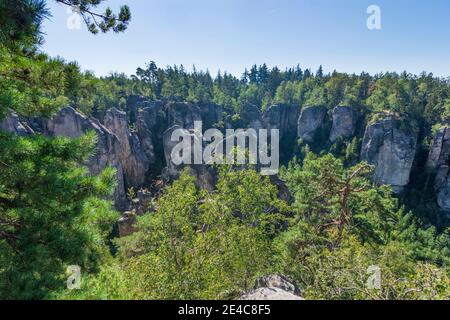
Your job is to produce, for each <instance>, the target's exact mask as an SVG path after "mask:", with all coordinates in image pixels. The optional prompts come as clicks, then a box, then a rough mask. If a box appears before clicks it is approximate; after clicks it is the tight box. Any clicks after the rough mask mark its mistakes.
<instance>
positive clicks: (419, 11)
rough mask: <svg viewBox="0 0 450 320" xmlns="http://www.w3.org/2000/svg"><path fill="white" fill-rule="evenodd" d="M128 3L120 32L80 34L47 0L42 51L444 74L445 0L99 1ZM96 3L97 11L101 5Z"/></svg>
mask: <svg viewBox="0 0 450 320" xmlns="http://www.w3.org/2000/svg"><path fill="white" fill-rule="evenodd" d="M106 3H107V4H108V5H109V6H110V7H111V8H112V9H113V10H115V11H118V9H119V7H120V5H121V4H127V5H129V7H130V9H131V13H132V20H131V22H130V25H129V28H128V29H127V31H126V32H125V33H123V34H113V33H109V34H98V35H92V34H90V33H89V32H88V31H87V30H86V28H85V27H84V26H83V25H82V26H81V28H80V29H77V28H73V26H76V23H75V24H73V23H72V24H70V23H69V25H70V26H72V27H71V28H69V27H68V21H69V22H70V21H76V20H69V19H71V18H73V14H72V13H71V11H70V10H68V9H67V7H65V6H63V5H61V4H57V3H56V2H55V1H52V0H48V6H49V8H50V10H51V12H52V17H51V18H50V19H49V20H47V21H46V22H45V24H44V32H45V39H46V42H45V44H44V46H43V51H45V52H47V53H48V54H50V55H51V56H61V57H63V58H64V59H66V60H67V61H73V60H76V61H78V62H79V64H80V65H81V67H82V68H83V70H92V71H94V72H95V73H96V74H97V75H99V76H102V75H107V74H108V73H110V72H116V71H117V72H124V73H126V74H128V75H131V74H134V73H135V70H136V68H137V67H144V66H145V64H146V63H147V62H149V61H152V60H153V61H155V62H156V63H157V65H158V66H159V67H165V66H167V65H175V64H177V65H180V64H183V65H184V66H185V67H186V68H187V69H191V67H192V66H193V65H195V66H196V68H197V69H202V70H206V69H208V70H209V71H210V72H211V73H212V74H215V73H217V72H218V71H219V70H221V71H227V72H230V73H232V74H234V75H236V76H239V75H241V74H242V73H243V71H244V69H245V68H249V67H251V66H252V65H253V64H258V65H259V64H262V63H267V64H268V66H269V67H273V66H278V67H279V68H281V69H285V68H286V67H291V66H295V65H297V64H300V66H301V67H302V68H311V69H312V70H313V71H315V70H317V68H318V67H319V65H323V68H324V70H325V71H326V72H331V71H333V70H337V71H339V72H349V73H360V72H362V71H365V72H369V73H372V74H374V73H379V72H386V71H397V72H402V71H404V70H406V71H408V72H411V73H416V74H418V73H420V72H422V71H427V72H432V73H434V74H435V75H436V76H440V77H448V76H450V61H449V58H450V41H449V40H450V39H449V38H450V1H449V0H432V1H425V0H371V1H367V0H107V1H106ZM370 5H377V6H378V7H379V8H380V13H381V29H380V30H369V28H368V27H367V20H368V18H369V14H368V13H367V8H368V7H369V6H370ZM102 9H104V7H100V8H98V11H102Z"/></svg>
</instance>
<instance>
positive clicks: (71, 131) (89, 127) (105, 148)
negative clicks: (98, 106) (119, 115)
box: [45, 107, 127, 208]
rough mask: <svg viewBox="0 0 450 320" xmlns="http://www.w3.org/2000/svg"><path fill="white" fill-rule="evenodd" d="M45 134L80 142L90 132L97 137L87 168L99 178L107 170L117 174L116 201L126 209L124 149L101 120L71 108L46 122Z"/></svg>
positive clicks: (119, 206)
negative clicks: (113, 169)
mask: <svg viewBox="0 0 450 320" xmlns="http://www.w3.org/2000/svg"><path fill="white" fill-rule="evenodd" d="M45 126H46V127H45V133H46V134H47V135H51V136H64V137H70V138H77V137H80V136H81V135H83V134H86V133H87V132H88V131H94V132H95V133H96V134H97V136H98V142H97V148H96V153H95V154H94V155H93V156H92V157H91V158H90V159H89V162H88V163H87V166H88V168H89V170H90V172H91V173H92V174H99V173H100V172H101V171H102V170H104V169H105V168H106V167H113V168H115V169H116V170H117V182H118V185H117V188H116V190H115V194H114V200H115V203H116V206H117V207H118V208H124V207H125V206H126V202H127V200H126V191H125V189H126V188H125V181H124V172H123V167H122V164H121V162H120V156H119V155H120V154H121V150H122V146H121V145H120V141H119V139H117V137H116V135H114V134H113V133H112V132H111V131H109V130H108V129H107V128H106V127H104V126H103V125H102V124H101V123H100V122H99V121H98V120H96V119H93V118H87V117H85V116H83V115H82V114H80V113H79V112H77V111H76V110H75V109H73V108H71V107H67V108H64V109H62V110H61V111H60V112H59V113H58V114H57V115H56V116H55V117H53V118H52V119H49V120H47V122H46V124H45Z"/></svg>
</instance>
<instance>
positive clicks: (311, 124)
mask: <svg viewBox="0 0 450 320" xmlns="http://www.w3.org/2000/svg"><path fill="white" fill-rule="evenodd" d="M326 114H327V109H326V108H325V107H305V108H303V110H302V112H301V114H300V117H299V118H298V122H297V134H298V138H299V139H302V140H303V141H304V142H306V143H312V142H314V136H315V134H316V133H317V131H318V130H319V129H320V128H321V126H322V125H323V122H324V120H325V116H326Z"/></svg>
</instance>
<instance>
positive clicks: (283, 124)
mask: <svg viewBox="0 0 450 320" xmlns="http://www.w3.org/2000/svg"><path fill="white" fill-rule="evenodd" d="M299 110H300V109H299V108H298V107H296V106H288V105H283V104H275V105H272V106H270V107H268V108H267V110H266V111H265V112H264V114H263V125H264V128H265V129H267V130H271V129H279V130H280V139H283V138H285V137H286V136H288V135H295V134H296V128H297V120H298V116H299Z"/></svg>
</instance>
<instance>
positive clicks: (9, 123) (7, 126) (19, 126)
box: [0, 113, 34, 137]
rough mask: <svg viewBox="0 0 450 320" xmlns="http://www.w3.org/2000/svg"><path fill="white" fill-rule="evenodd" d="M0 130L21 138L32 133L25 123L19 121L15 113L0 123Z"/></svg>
mask: <svg viewBox="0 0 450 320" xmlns="http://www.w3.org/2000/svg"><path fill="white" fill-rule="evenodd" d="M0 130H1V131H5V132H10V133H14V134H17V135H18V136H22V137H23V136H27V135H30V134H33V133H34V131H33V129H31V128H30V127H29V126H28V124H27V123H26V122H22V121H20V119H19V116H18V115H17V114H15V113H11V114H10V115H9V116H8V117H7V118H6V119H4V120H3V121H1V122H0Z"/></svg>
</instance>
